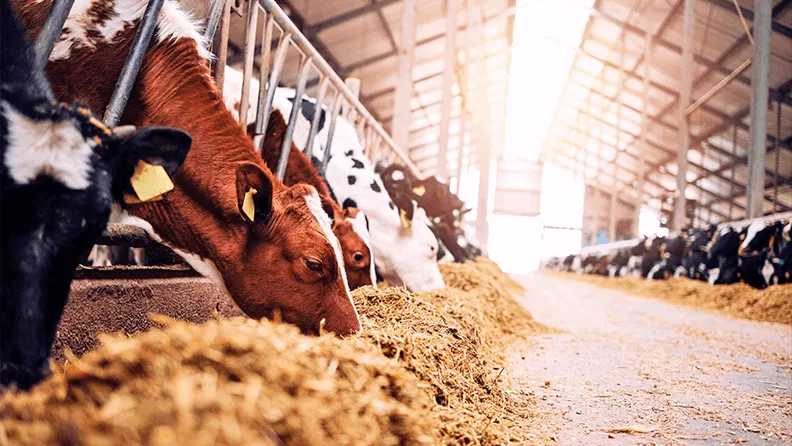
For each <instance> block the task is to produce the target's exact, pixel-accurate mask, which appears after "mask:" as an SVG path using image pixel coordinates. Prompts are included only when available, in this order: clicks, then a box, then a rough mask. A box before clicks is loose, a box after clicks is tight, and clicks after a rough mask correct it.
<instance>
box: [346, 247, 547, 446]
mask: <svg viewBox="0 0 792 446" xmlns="http://www.w3.org/2000/svg"><path fill="white" fill-rule="evenodd" d="M441 272H442V274H443V277H444V279H445V280H446V284H447V285H448V288H446V289H445V290H439V291H433V292H423V293H415V294H412V293H409V292H407V291H405V290H404V289H400V288H385V289H383V290H379V291H376V290H374V289H373V288H371V287H365V288H362V289H360V290H357V291H356V292H355V293H353V297H354V298H355V305H356V306H357V308H358V310H359V312H360V314H361V318H362V323H363V327H364V331H363V334H362V337H364V338H365V339H367V340H368V341H369V342H370V343H371V344H372V345H374V346H376V347H377V348H379V349H380V350H381V351H382V353H383V354H384V355H385V356H387V357H389V358H396V359H398V360H399V361H400V362H402V363H403V364H404V365H405V367H406V368H407V370H409V371H411V372H413V373H414V374H415V375H416V376H417V377H418V378H419V379H420V380H421V381H424V382H426V383H429V384H430V386H431V387H430V389H429V390H430V391H431V395H432V397H433V398H434V401H435V402H436V403H437V404H436V406H435V407H434V409H433V412H434V413H435V415H436V416H437V418H438V420H439V422H440V423H439V424H440V426H441V430H440V432H441V437H442V438H441V443H443V444H503V443H506V442H509V441H524V440H525V439H524V438H523V437H522V436H521V432H525V423H526V421H527V419H528V418H531V417H532V416H533V414H532V412H531V408H530V407H529V406H528V405H527V402H526V400H525V398H524V397H523V398H520V399H516V398H514V397H513V396H512V395H510V394H508V393H507V392H505V391H504V389H503V388H502V387H501V385H500V384H499V381H500V380H501V373H502V371H503V369H502V361H503V358H502V356H501V353H500V352H501V351H502V347H503V346H504V345H505V344H507V343H509V342H511V341H513V340H514V337H516V336H521V335H524V334H525V333H528V332H537V331H542V330H543V327H542V326H540V325H539V324H537V323H535V322H533V320H532V319H531V316H530V314H529V313H527V312H526V311H525V310H524V309H523V308H522V307H521V306H520V305H519V304H518V303H517V302H516V301H515V300H514V299H513V297H512V294H511V293H510V292H509V291H508V289H509V288H511V289H512V290H514V291H517V290H518V289H520V290H521V289H522V287H520V285H518V284H517V283H516V282H514V281H512V280H511V279H510V278H509V277H508V276H506V275H505V274H504V273H503V272H501V271H500V269H499V268H498V267H497V266H496V265H495V264H494V263H492V262H491V261H489V260H488V259H479V260H478V261H477V262H467V263H465V264H449V265H442V266H441Z"/></svg>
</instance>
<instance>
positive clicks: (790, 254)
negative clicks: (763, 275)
mask: <svg viewBox="0 0 792 446" xmlns="http://www.w3.org/2000/svg"><path fill="white" fill-rule="evenodd" d="M770 262H771V263H772V264H773V269H774V276H773V278H774V283H776V284H784V283H792V220H790V221H788V222H784V223H782V225H781V228H779V229H778V234H777V235H776V237H775V242H774V243H773V246H772V257H771V259H770Z"/></svg>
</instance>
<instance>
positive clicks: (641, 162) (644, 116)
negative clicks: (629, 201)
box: [633, 31, 653, 237]
mask: <svg viewBox="0 0 792 446" xmlns="http://www.w3.org/2000/svg"><path fill="white" fill-rule="evenodd" d="M652 39H653V36H652V33H651V32H650V31H647V32H646V47H645V48H644V75H643V99H642V102H643V106H642V107H641V149H640V150H638V199H637V200H635V230H634V231H633V233H634V234H635V237H640V236H641V234H640V219H641V206H642V205H643V192H644V188H645V187H646V180H645V178H644V176H646V155H645V153H646V152H648V151H649V143H648V142H647V140H646V132H647V131H648V127H649V122H648V121H649V87H650V82H649V79H650V77H651V74H652Z"/></svg>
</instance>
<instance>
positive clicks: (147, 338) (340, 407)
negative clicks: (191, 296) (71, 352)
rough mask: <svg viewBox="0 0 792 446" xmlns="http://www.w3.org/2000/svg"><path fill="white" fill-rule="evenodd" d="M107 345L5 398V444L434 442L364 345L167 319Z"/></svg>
mask: <svg viewBox="0 0 792 446" xmlns="http://www.w3.org/2000/svg"><path fill="white" fill-rule="evenodd" d="M168 325H169V326H168V327H167V328H166V329H164V330H152V331H149V332H147V333H144V334H142V335H140V336H137V337H134V338H127V339H124V338H106V339H103V341H104V345H102V346H100V347H99V348H97V349H96V350H94V351H92V352H89V353H87V354H86V355H85V356H84V357H83V358H81V359H80V360H79V361H76V362H75V363H73V364H70V365H68V366H67V367H66V369H65V373H62V372H56V375H55V376H54V377H53V378H52V379H49V380H48V381H46V382H44V383H43V384H42V385H40V386H38V387H36V388H35V389H34V390H33V392H31V393H29V394H18V395H5V396H3V397H2V398H0V420H2V424H1V425H0V444H2V443H3V441H2V438H3V436H4V435H3V433H2V430H3V429H4V430H5V436H7V438H8V443H9V444H14V445H17V444H30V445H43V444H69V445H74V444H86V445H118V444H151V445H157V444H163V445H164V444H168V445H170V444H185V445H186V444H189V445H201V444H207V445H209V444H237V445H254V444H299V445H328V444H349V445H360V444H371V445H373V444H377V445H380V444H392V445H395V444H432V443H434V442H435V439H434V438H432V436H431V435H432V433H433V432H434V431H435V430H436V427H435V426H434V425H433V422H434V419H433V418H432V416H431V415H430V413H429V409H428V403H429V400H428V398H427V397H426V395H425V392H422V391H421V389H420V387H419V385H418V382H417V380H416V379H415V378H414V377H413V376H412V375H411V374H410V373H407V372H405V370H404V369H403V367H401V366H399V365H398V364H395V363H394V361H390V360H388V359H386V358H383V357H382V355H380V354H378V353H376V352H372V351H371V349H370V348H368V347H367V346H365V345H364V344H363V343H362V342H361V341H360V340H359V339H357V340H352V341H342V340H339V339H335V338H333V337H330V336H322V337H318V338H317V337H306V336H303V335H300V334H299V332H298V330H297V329H295V328H293V327H291V326H287V325H284V324H275V323H271V322H267V321H263V322H256V321H253V320H249V319H248V320H244V319H232V320H218V321H210V322H208V323H206V324H204V325H191V324H187V323H183V322H169V323H168Z"/></svg>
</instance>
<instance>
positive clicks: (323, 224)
mask: <svg viewBox="0 0 792 446" xmlns="http://www.w3.org/2000/svg"><path fill="white" fill-rule="evenodd" d="M305 203H306V204H307V205H308V209H309V210H310V211H311V214H313V216H314V218H316V221H317V222H318V223H319V227H320V228H322V232H323V233H324V235H325V237H326V238H327V241H328V242H330V246H332V247H333V252H334V253H335V257H336V263H337V264H338V271H339V273H341V279H342V280H343V282H344V288H345V289H346V294H347V297H348V298H349V302H350V303H351V304H352V307H353V308H354V307H355V303H354V302H352V295H351V294H349V283H348V282H347V276H346V270H345V269H344V257H343V256H342V255H341V243H339V242H338V239H337V238H336V236H335V234H333V227H332V225H331V223H330V217H328V216H327V213H326V212H325V211H324V209H322V201H321V199H320V198H319V194H318V193H317V192H316V189H314V188H311V195H306V196H305ZM355 315H357V309H355Z"/></svg>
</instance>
